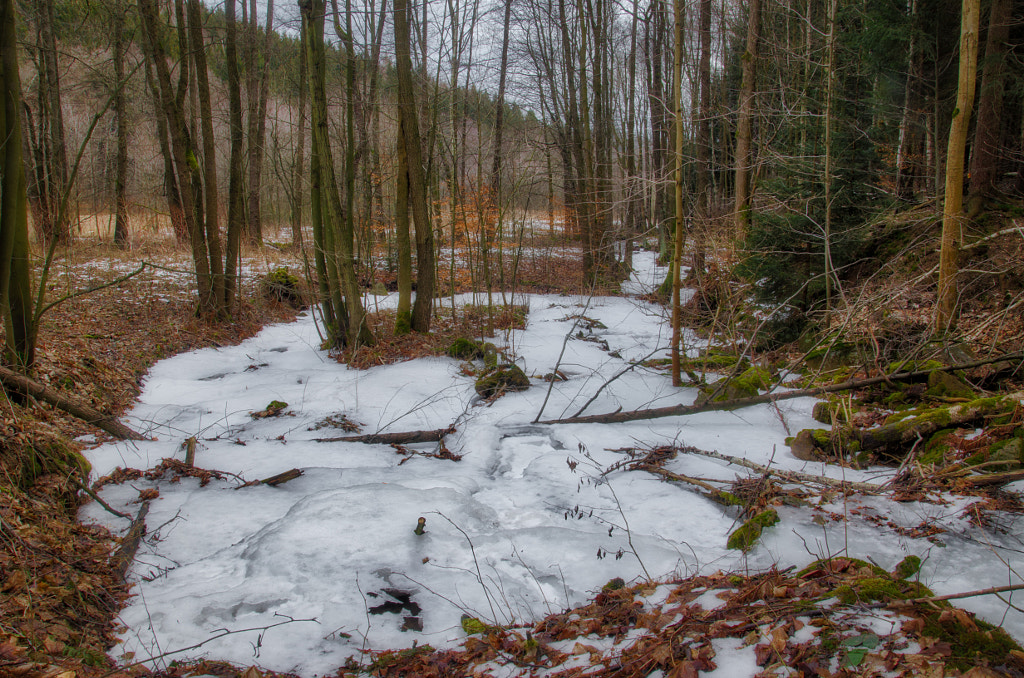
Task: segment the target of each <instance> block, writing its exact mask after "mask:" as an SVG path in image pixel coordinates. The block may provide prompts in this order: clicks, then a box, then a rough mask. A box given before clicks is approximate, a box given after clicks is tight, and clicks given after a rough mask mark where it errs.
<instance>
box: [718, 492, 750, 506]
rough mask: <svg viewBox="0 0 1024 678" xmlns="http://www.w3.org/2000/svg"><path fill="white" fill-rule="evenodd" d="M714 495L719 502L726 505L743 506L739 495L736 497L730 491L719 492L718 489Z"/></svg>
mask: <svg viewBox="0 0 1024 678" xmlns="http://www.w3.org/2000/svg"><path fill="white" fill-rule="evenodd" d="M715 496H716V497H717V499H718V503H719V504H724V505H726V506H743V505H744V502H743V500H742V499H740V498H739V497H737V496H736V495H735V494H733V493H732V492H721V491H720V492H719V493H718V494H717V495H715Z"/></svg>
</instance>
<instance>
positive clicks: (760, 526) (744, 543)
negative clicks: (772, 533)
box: [725, 509, 779, 551]
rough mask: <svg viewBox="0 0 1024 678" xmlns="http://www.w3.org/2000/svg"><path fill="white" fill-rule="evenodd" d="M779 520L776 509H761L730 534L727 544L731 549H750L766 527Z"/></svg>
mask: <svg viewBox="0 0 1024 678" xmlns="http://www.w3.org/2000/svg"><path fill="white" fill-rule="evenodd" d="M777 522H779V514H778V513H776V511H775V509H766V510H764V511H761V512H760V513H758V514H757V515H756V516H754V517H753V518H751V519H750V520H748V521H747V522H745V523H743V524H742V525H740V527H739V528H738V529H737V530H736V531H735V532H733V533H732V534H731V535H729V540H728V541H727V542H726V544H725V545H726V547H727V548H730V549H736V550H739V551H749V550H750V549H751V548H753V547H754V544H756V543H757V540H758V539H760V537H761V532H763V531H764V528H766V527H771V526H772V525H774V524H775V523H777Z"/></svg>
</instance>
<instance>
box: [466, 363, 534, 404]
mask: <svg viewBox="0 0 1024 678" xmlns="http://www.w3.org/2000/svg"><path fill="white" fill-rule="evenodd" d="M475 388H476V392H477V393H478V394H479V395H480V397H481V398H490V397H491V396H494V395H497V394H498V393H502V392H505V391H525V390H526V389H528V388H530V379H529V378H528V377H527V376H526V374H524V373H523V370H522V369H520V368H519V366H518V365H508V366H506V367H502V368H499V369H496V370H493V371H491V372H488V373H487V374H485V375H483V376H482V377H480V378H479V379H477V380H476V384H475Z"/></svg>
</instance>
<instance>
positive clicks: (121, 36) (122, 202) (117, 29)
mask: <svg viewBox="0 0 1024 678" xmlns="http://www.w3.org/2000/svg"><path fill="white" fill-rule="evenodd" d="M126 11H127V8H126V7H125V3H124V0H117V2H116V3H115V5H114V8H113V12H112V15H113V16H112V17H111V19H112V27H111V29H112V30H113V32H114V43H113V52H114V54H113V57H114V81H115V83H114V86H115V87H116V89H115V90H114V118H115V120H116V124H117V158H116V160H115V165H116V166H115V169H114V212H115V217H114V244H115V245H117V246H118V247H120V248H121V249H126V248H127V247H128V245H129V233H130V222H129V218H128V196H127V192H128V110H127V101H126V97H125V94H124V89H125V81H124V59H125V51H126V45H125V29H124V15H125V12H126Z"/></svg>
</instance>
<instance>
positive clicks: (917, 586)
mask: <svg viewBox="0 0 1024 678" xmlns="http://www.w3.org/2000/svg"><path fill="white" fill-rule="evenodd" d="M932 595H933V594H932V592H931V591H930V590H929V589H928V587H927V586H925V585H924V584H921V583H919V582H908V581H903V580H900V579H891V578H889V577H888V576H885V577H865V578H864V579H858V580H857V581H855V582H854V583H853V584H845V585H843V586H840V587H839V588H837V589H836V590H835V596H836V597H837V598H839V602H841V603H843V604H844V605H854V604H856V603H867V602H872V601H875V600H881V601H886V600H907V599H910V598H930V597H931V596H932Z"/></svg>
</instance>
